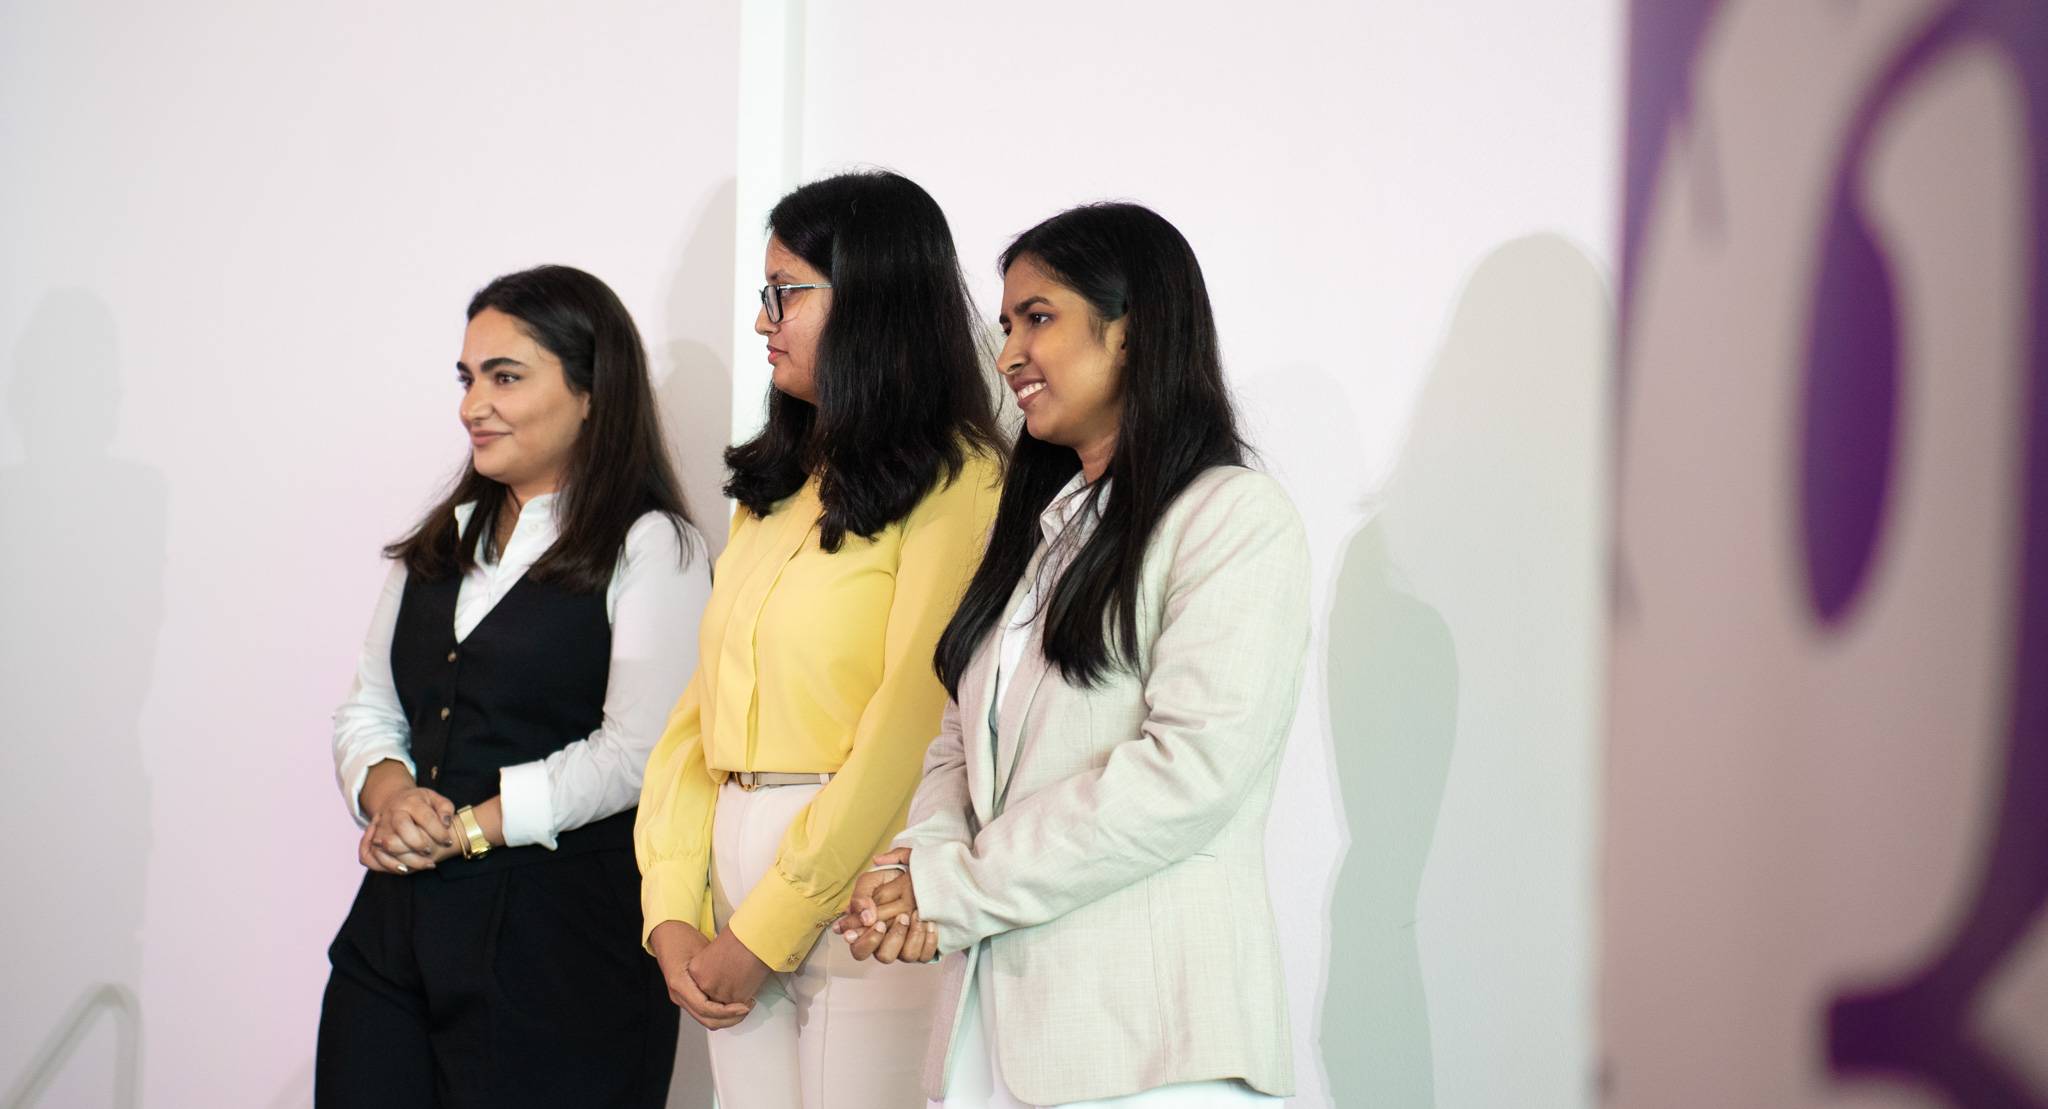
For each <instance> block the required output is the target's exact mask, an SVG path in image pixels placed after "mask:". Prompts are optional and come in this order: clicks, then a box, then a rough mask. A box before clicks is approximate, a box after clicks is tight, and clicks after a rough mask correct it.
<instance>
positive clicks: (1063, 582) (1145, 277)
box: [934, 203, 1248, 694]
mask: <svg viewBox="0 0 2048 1109" xmlns="http://www.w3.org/2000/svg"><path fill="white" fill-rule="evenodd" d="M1024 258H1029V259H1031V260H1032V261H1033V262H1035V263H1036V264H1037V265H1038V266H1039V267H1040V268H1042V269H1043V270H1044V271H1045V272H1046V274H1047V275H1048V276H1050V277H1051V278H1052V279H1053V280H1055V281H1057V282H1059V283H1060V284H1061V285H1064V286H1066V287H1067V288H1069V289H1072V290H1073V291H1074V292H1075V293H1078V294H1079V295H1080V296H1081V297H1082V299H1084V300H1086V301H1087V302H1088V305H1089V307H1090V310H1091V312H1092V314H1093V315H1094V317H1095V321H1096V323H1097V325H1098V326H1097V329H1096V330H1097V335H1098V336H1100V335H1101V334H1103V331H1104V329H1105V328H1106V327H1107V325H1108V324H1109V323H1111V322H1114V321H1116V320H1123V321H1124V338H1123V342H1124V345H1123V366H1122V371H1121V374H1120V380H1119V391H1120V395H1119V404H1120V408H1119V411H1118V416H1117V419H1118V424H1117V438H1116V446H1115V448H1114V450H1113V451H1112V452H1111V456H1110V460H1109V466H1108V468H1107V469H1106V470H1105V471H1104V473H1103V475H1102V480H1099V481H1097V482H1095V483H1094V485H1093V486H1092V487H1091V488H1090V490H1089V492H1088V494H1087V496H1088V497H1089V499H1090V504H1089V505H1088V506H1087V508H1092V509H1093V510H1094V511H1096V512H1098V513H1099V514H1100V517H1101V519H1100V522H1099V523H1098V524H1097V526H1096V528H1095V531H1094V533H1093V534H1092V535H1091V536H1089V538H1088V540H1087V542H1085V543H1083V544H1082V545H1081V547H1080V549H1079V550H1078V551H1076V552H1075V554H1074V557H1073V561H1072V562H1071V563H1070V564H1069V565H1068V566H1067V569H1066V570H1065V572H1064V573H1062V574H1061V576H1060V579H1059V582H1058V584H1057V585H1055V586H1054V587H1053V590H1052V596H1051V598H1050V600H1049V602H1047V603H1046V605H1045V632H1044V644H1045V654H1046V658H1047V659H1048V660H1049V661H1051V662H1052V664H1053V665H1055V666H1057V667H1058V668H1059V671H1060V674H1061V675H1062V676H1063V677H1064V678H1066V679H1067V680H1068V681H1071V682H1075V683H1077V684H1081V685H1093V684H1095V683H1096V682H1098V681H1099V680H1100V679H1101V678H1102V677H1104V676H1105V675H1106V674H1107V673H1108V672H1109V671H1111V670H1112V669H1115V668H1118V667H1122V666H1127V665H1129V664H1131V663H1133V662H1134V661H1135V658H1134V654H1135V651H1136V648H1137V642H1138V607H1137V606H1138V578H1139V574H1140V571H1141V570H1142V569H1143V565H1144V559H1145V547H1146V544H1147V543H1149V542H1150V541H1151V537H1152V532H1153V530H1154V529H1155V528H1156V527H1157V526H1158V524H1159V520H1160V518H1161V517H1162V516H1164V515H1165V514H1166V510H1167V508H1168V507H1169V506H1170V505H1172V503H1173V501H1174V498H1175V497H1177V496H1179V495H1180V493H1181V491H1182V490H1184V489H1186V488H1187V486H1188V483H1189V482H1191V481H1193V480H1194V479H1195V477H1196V476H1197V475H1199V474H1201V473H1202V471H1204V470H1207V469H1209V468H1210V467H1212V466H1224V465H1234V466H1241V465H1243V464H1244V461H1245V456H1246V454H1247V453H1248V448H1247V447H1246V446H1245V443H1244V440H1243V438H1242V436H1240V434H1239V433H1238V423H1237V415H1236V412H1235V411H1234V409H1233V408H1232V405H1231V401H1230V391H1229V388H1228V387H1227V386H1226V385H1225V384H1224V381H1223V362H1222V358H1221V356H1220V355H1219V353H1218V346H1217V339H1216V319H1215V316H1214V314H1213V313H1212V311H1211V309H1210V306H1209V292H1208V287H1207V285H1206V284H1204V282H1203V280H1202V267H1201V265H1200V264H1199V263H1198V262H1196V261H1195V252H1194V250H1193V249H1192V248H1190V247H1189V246H1188V242H1187V240H1186V239H1185V238H1183V237H1182V236H1181V233H1180V232H1179V231H1178V230H1177V229H1176V228H1175V227H1174V226H1173V225H1172V224H1171V223H1168V222H1167V221H1166V220H1165V219H1163V218H1161V217H1160V216H1159V215H1158V213H1156V212H1153V211H1152V210H1151V209H1149V208H1145V207H1142V206H1140V205H1137V204H1126V203H1105V204H1089V205H1084V206H1082V207H1079V208H1070V209H1068V210H1067V211H1064V212H1061V213H1060V214H1058V215H1056V216H1053V217H1052V218H1051V219H1048V220H1046V221H1045V222H1043V223H1040V224H1039V225H1037V226H1036V227H1033V228H1031V229H1030V230H1029V231H1026V232H1024V233H1023V234H1022V235H1019V236H1018V237H1017V239H1016V241H1014V242H1012V243H1011V244H1010V245H1009V248H1008V249H1006V250H1004V251H1003V256H1002V261H1001V265H1000V268H1001V270H1002V272H1004V273H1005V274H1007V273H1008V272H1009V270H1010V267H1011V266H1013V265H1016V264H1017V262H1018V261H1019V260H1020V259H1024ZM1080 468H1081V460H1080V456H1079V455H1078V454H1076V453H1075V452H1074V451H1073V450H1072V449H1070V448H1068V447H1063V446H1057V445H1054V444H1051V443H1047V442H1044V441H1042V440H1039V439H1036V438H1033V437H1032V435H1031V432H1030V431H1029V429H1021V430H1020V431H1019V432H1018V435H1017V442H1016V445H1015V446H1014V447H1013V448H1012V450H1011V453H1010V460H1009V466H1008V469H1007V473H1006V475H1005V478H1004V484H1003V496H1002V501H1001V502H1000V504H999V506H998V507H997V509H996V522H995V529H994V533H993V534H992V535H991V537H990V539H989V544H988V553H987V555H986V556H984V557H983V559H982V562H981V565H980V567H979V568H978V569H977V570H976V571H975V574H974V579H973V581H972V582H971V583H969V585H968V587H967V594H966V596H965V598H963V599H962V600H961V602H960V607H959V608H958V609H957V610H955V612H954V614H953V619H952V622H951V623H950V624H948V625H947V627H946V631H945V634H944V635H943V636H942V637H941V638H940V640H939V647H938V651H937V653H936V656H935V660H934V661H935V664H936V666H937V669H938V673H939V678H940V680H941V681H943V682H944V683H945V685H946V689H947V691H948V692H951V693H954V694H958V692H959V687H960V677H961V675H962V674H964V673H965V672H966V670H967V664H968V662H969V660H971V659H972V658H973V657H974V651H975V648H976V647H977V646H979V645H980V643H981V642H982V640H983V639H984V638H986V637H987V636H988V635H989V634H990V633H991V632H992V631H993V630H994V628H995V625H996V623H997V621H998V620H1000V619H1001V617H1002V613H1003V608H1004V606H1005V605H1006V604H1007V603H1008V601H1009V598H1010V593H1011V591H1012V590H1013V589H1015V588H1016V585H1017V582H1018V580H1019V579H1020V578H1021V577H1023V574H1024V570H1025V567H1026V565H1027V564H1028V563H1029V562H1030V561H1031V556H1032V553H1033V552H1034V551H1036V550H1037V548H1038V546H1039V545H1040V542H1041V535H1040V531H1039V516H1040V514H1041V513H1043V512H1044V510H1045V507H1046V505H1047V504H1048V503H1050V502H1051V500H1052V498H1053V497H1054V495H1056V494H1057V493H1058V492H1059V491H1060V489H1061V488H1062V487H1064V486H1065V485H1066V484H1067V482H1068V481H1069V480H1071V479H1072V478H1073V476H1074V475H1075V474H1076V473H1077V472H1079V471H1080ZM1105 489H1106V490H1107V492H1106V493H1105ZM1084 510H1085V509H1084Z"/></svg>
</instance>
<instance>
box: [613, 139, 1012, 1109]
mask: <svg viewBox="0 0 2048 1109" xmlns="http://www.w3.org/2000/svg"><path fill="white" fill-rule="evenodd" d="M768 229H769V232H770V234H769V238H768V248H767V253H766V259H765V262H764V265H763V273H764V277H765V279H766V282H767V284H766V285H765V286H764V287H763V288H762V289H761V310H760V313H759V314H758V315H757V316H756V317H755V322H754V330H755V331H756V332H758V333H759V334H760V335H762V336H763V337H764V338H765V339H766V340H767V345H768V360H769V362H770V364H771V365H772V366H773V368H774V369H773V375H772V378H771V380H772V384H773V388H772V390H771V391H770V393H769V401H768V423H767V426H766V427H765V428H764V429H763V430H762V431H761V433H760V434H759V435H757V436H755V437H754V438H753V439H751V440H749V441H747V442H745V443H742V444H740V445H738V446H736V447H733V448H732V449H731V450H729V451H727V452H726V463H727V465H728V466H729V467H731V471H732V475H731V479H730V480H729V481H728V482H727V483H726V487H725V488H726V492H727V493H728V494H729V495H731V496H732V497H733V499H734V500H736V501H738V502H739V507H738V508H737V510H736V511H735V512H734V514H733V520H732V532H731V539H730V541H729V542H728V544H727V546H726V548H725V553H724V554H723V555H721V556H720V557H719V560H718V566H717V568H716V572H715V575H714V577H715V580H716V583H717V584H716V586H715V587H714V589H713V590H712V595H711V602H710V605H709V606H708V608H707V609H706V610H705V614H704V624H703V628H702V630H701V634H700V641H699V664H698V668H697V672H696V675H695V676H694V677H693V678H692V679H691V681H690V685H689V687H688V689H687V690H686V691H685V692H684V694H683V696H682V700H681V701H680V702H679V703H678V704H677V705H676V710H675V714H674V716H673V717H672V718H671V719H670V721H669V725H668V730H667V732H666V733H665V734H664V735H663V736H662V739H661V743H660V745H659V746H658V747H657V748H656V749H655V752H654V756H653V758H652V759H651V760H650V761H649V763H648V766H647V784H646V787H645V789H644V791H643V793H642V796H641V802H640V823H639V829H638V832H637V835H636V842H637V845H638V847H639V858H640V868H641V872H642V875H643V881H642V900H643V908H644V911H645V914H646V921H645V927H646V929H647V934H646V938H647V945H648V949H649V950H650V951H652V952H653V953H654V955H655V957H656V958H657V959H659V960H660V963H661V967H662V972H663V974H664V976H665V977H666V979H667V982H668V987H669V994H670V997H671V998H672V999H673V1000H674V1001H675V1003H676V1004H678V1005H680V1006H682V1007H683V1008H684V1009H685V1010H686V1011H687V1012H688V1013H689V1014H690V1015H691V1017H693V1018H694V1019H696V1020H697V1021H698V1022H699V1023H701V1024H703V1025H704V1026H705V1027H706V1028H709V1029H712V1032H711V1036H710V1053H711V1068H712V1075H713V1079H714V1081H715V1082H716V1084H717V1088H718V1100H719V1104H720V1105H721V1106H723V1107H724V1109H752V1107H755V1106H761V1107H769V1109H799V1107H803V1106H813V1107H815V1106H821V1105H824V1104H826V1103H827V1101H826V1091H830V1094H831V1096H830V1104H831V1105H834V1106H845V1107H848V1109H860V1107H863V1106H875V1107H887V1109H897V1107H900V1106H902V1105H905V1104H908V1103H914V1102H915V1101H916V1100H917V1097H918V1094H917V1088H918V1061H919V1058H920V1056H921V1054H922V1051H921V1046H920V1045H921V1044H922V1041H923V1037H924V1031H925V1029H926V1028H927V1027H928V1026H929V1022H930V1016H929V1014H930V999H931V991H932V988H933V987H934V986H935V985H936V978H935V976H933V975H930V974H921V975H920V974H913V975H910V976H907V977H906V976H900V975H891V974H888V973H886V972H884V973H879V974H878V973H875V968H873V967H872V966H862V965H858V964H856V963H855V962H854V960H852V959H851V958H849V957H848V955H847V952H846V949H845V946H844V945H826V946H824V947H822V948H817V949H816V950H813V949H814V947H816V946H817V940H818V937H819V936H820V934H821V933H822V932H823V931H824V929H825V927H826V925H827V924H829V923H830V922H831V921H832V920H833V919H834V918H835V917H837V916H838V915H839V913H840V912H841V910H843V909H844V908H845V906H846V898H847V894H848V892H849V891H850V890H851V889H852V887H853V883H854V881H855V879H856V878H858V877H859V875H860V874H861V872H862V871H863V870H864V869H865V868H866V866H867V864H868V859H869V858H870V856H872V855H873V854H874V852H876V851H877V850H880V849H881V848H882V847H884V846H886V845H887V844H888V843H889V841H890V838H891V837H893V836H894V835H895V833H896V832H897V830H899V829H900V828H901V827H902V826H903V816H904V811H905V809H906V807H907V806H908V804H909V802H910V794H911V791H912V790H913V789H914V788H915V787H916V785H917V776H918V769H919V766H920V763H921V760H922V758H923V755H924V750H925V748H926V746H927V745H928V744H929V743H930V742H931V737H932V735H933V734H934V733H935V732H936V731H937V730H938V725H939V713H940V710H941V709H942V708H943V707H944V705H945V701H946V691H945V689H944V687H942V686H941V685H940V684H939V681H938V679H937V678H936V677H935V676H934V675H933V673H932V669H931V658H932V651H933V650H934V649H935V647H936V645H937V643H938V638H939V633H940V631H941V630H942V629H944V628H945V626H946V621H947V620H948V619H949V618H950V617H951V616H952V614H953V607H954V605H955V603H956V602H957V601H958V600H959V598H960V593H961V590H962V589H964V588H965V587H966V584H967V577H968V574H969V573H971V572H972V570H973V567H974V563H975V561H976V560H977V559H978V558H979V557H980V555H981V550H982V545H983V542H984V539H985V537H986V535H987V532H988V525H989V521H990V519H991V517H992V516H993V515H994V512H995V506H996V502H997V499H998V496H999V491H998V472H999V461H998V457H999V447H998V440H997V437H996V429H995V425H994V417H993V415H992V414H991V404H990V397H989V390H988V387H987V384H986V378H985V377H984V376H983V368H982V367H983V360H982V351H981V348H980V346H979V344H978V340H977V331H976V328H975V323H974V319H973V315H972V307H971V303H970V301H969V298H968V296H967V292H966V285H965V283H964V281H963V280H962V278H961V274H960V266H959V260H958V258H957V256H956V255H955V253H954V248H953V238H952V232H951V231H950V229H948V227H947V225H946V219H945V215H944V214H943V213H942V212H941V211H940V210H939V206H938V205H937V204H936V203H934V202H933V201H932V198H931V197H930V196H928V195H927V194H926V193H925V191H924V190H923V189H920V188H918V187H917V186H916V185H915V184H913V183H911V182H910V181H908V180H906V179H904V178H902V177H899V176H897V175H895V174H891V173H856V174H846V175H842V176H837V177H829V178H826V179H824V180H821V181H815V182H812V183H810V184H808V185H805V186H803V187H802V188H799V189H797V190H796V191H794V192H792V193H790V194H789V195H788V196H786V197H784V198H783V199H782V200H781V202H780V203H778V204H777V205H776V206H775V210H774V211H773V212H772V213H771V214H770V215H769V217H768Z"/></svg>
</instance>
